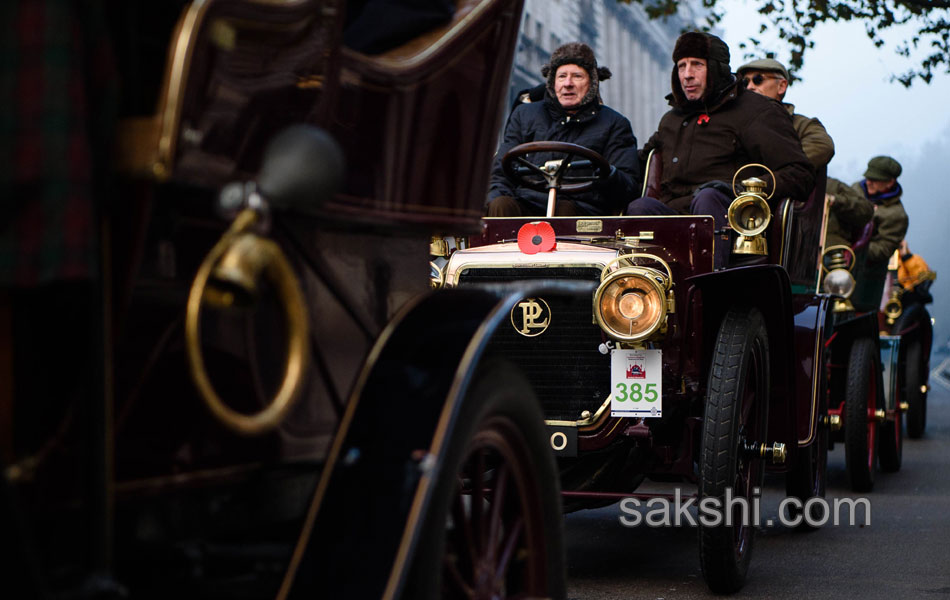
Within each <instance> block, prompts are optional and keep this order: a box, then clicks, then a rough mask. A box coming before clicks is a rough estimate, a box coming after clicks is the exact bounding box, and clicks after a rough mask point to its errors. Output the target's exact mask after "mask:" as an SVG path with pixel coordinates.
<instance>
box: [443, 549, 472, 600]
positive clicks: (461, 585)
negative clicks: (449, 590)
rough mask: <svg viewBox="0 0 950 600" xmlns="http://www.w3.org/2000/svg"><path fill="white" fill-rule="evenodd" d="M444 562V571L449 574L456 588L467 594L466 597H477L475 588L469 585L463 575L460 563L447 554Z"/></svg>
mask: <svg viewBox="0 0 950 600" xmlns="http://www.w3.org/2000/svg"><path fill="white" fill-rule="evenodd" d="M442 564H443V567H444V569H443V570H444V571H446V572H448V574H449V581H450V582H451V583H452V584H454V586H455V588H456V589H457V590H458V591H459V592H461V593H462V594H464V595H465V597H466V598H475V589H474V588H473V587H472V586H471V585H469V583H468V581H466V579H465V577H464V576H463V575H462V573H461V571H459V569H458V565H457V564H456V562H455V561H454V560H452V558H451V556H449V555H446V556H445V557H443V559H442Z"/></svg>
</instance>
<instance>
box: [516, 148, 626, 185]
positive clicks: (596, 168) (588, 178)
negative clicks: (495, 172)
mask: <svg viewBox="0 0 950 600" xmlns="http://www.w3.org/2000/svg"><path fill="white" fill-rule="evenodd" d="M535 152H552V153H556V154H564V155H565V156H564V158H563V159H562V160H561V161H560V163H559V164H556V165H552V164H551V162H548V163H546V164H545V165H544V166H540V167H539V166H538V165H535V164H532V163H531V162H529V161H528V160H527V159H526V158H525V155H527V154H532V153H535ZM575 156H579V157H581V158H582V159H585V160H581V161H576V160H575V161H573V162H572V159H573V158H574V157H575ZM501 166H502V168H503V169H504V170H505V174H507V175H508V176H509V177H511V178H512V179H513V180H514V181H517V182H518V183H519V184H521V185H523V186H525V187H527V188H531V189H533V190H537V191H539V192H544V191H548V190H558V191H561V192H564V193H570V194H573V193H577V192H582V191H584V190H587V189H590V188H591V187H593V185H594V183H595V182H597V181H603V180H605V179H607V177H609V176H610V163H608V162H607V159H605V158H604V157H603V156H601V155H600V154H598V153H596V152H594V151H593V150H591V149H590V148H585V147H584V146H578V145H577V144H569V143H567V142H528V143H526V144H519V145H517V146H515V147H514V148H512V149H511V150H509V151H508V152H506V153H505V155H504V156H503V157H502V159H501ZM572 167H574V168H575V169H576V168H579V167H583V168H591V169H593V172H592V173H591V174H589V175H587V174H585V175H568V174H569V172H570V171H571V168H572Z"/></svg>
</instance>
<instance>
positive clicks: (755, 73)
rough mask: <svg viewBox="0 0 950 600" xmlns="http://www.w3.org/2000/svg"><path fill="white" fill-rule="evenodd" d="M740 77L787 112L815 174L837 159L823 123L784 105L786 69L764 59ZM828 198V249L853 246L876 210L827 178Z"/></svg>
mask: <svg viewBox="0 0 950 600" xmlns="http://www.w3.org/2000/svg"><path fill="white" fill-rule="evenodd" d="M737 75H738V76H739V78H740V79H741V81H742V84H743V85H744V86H745V87H746V89H748V90H751V91H753V92H755V93H757V94H762V95H763V96H765V97H767V98H771V99H773V100H775V101H777V102H779V103H780V104H781V105H782V106H783V107H784V108H785V110H786V111H788V114H790V115H791V116H792V127H794V128H795V133H796V134H798V139H799V140H801V142H802V151H804V152H805V156H807V157H808V160H810V161H811V163H812V165H814V167H815V169H816V171H821V169H822V168H824V167H826V166H827V165H828V163H829V162H830V161H831V157H833V156H834V155H835V143H834V141H832V139H831V136H830V135H828V131H827V130H825V126H824V125H822V124H821V121H819V120H818V119H815V118H810V117H806V116H804V115H800V114H798V113H796V112H795V106H794V105H792V104H789V103H787V102H784V99H785V92H786V91H787V90H788V85H789V81H788V79H789V78H788V69H786V68H785V65H783V64H782V63H780V62H779V61H777V60H775V59H773V58H762V59H759V60H754V61H752V62H749V63H746V64H744V65H742V66H741V67H739V70H738V71H737ZM825 194H826V198H827V199H828V202H829V206H830V211H829V213H828V221H829V223H828V227H827V233H826V238H825V247H826V248H827V247H830V246H833V245H839V244H846V245H851V244H852V243H853V242H854V241H855V240H854V238H855V236H856V235H857V234H858V233H859V232H860V231H861V229H862V228H863V227H864V226H865V225H867V223H868V221H870V220H871V217H872V215H873V214H874V206H873V205H872V204H871V203H870V202H869V201H868V200H867V198H865V197H864V194H862V193H860V192H858V191H857V190H855V189H853V188H852V187H851V186H849V185H848V184H846V183H844V182H843V181H840V180H838V179H835V178H833V177H828V178H827V181H826V184H825Z"/></svg>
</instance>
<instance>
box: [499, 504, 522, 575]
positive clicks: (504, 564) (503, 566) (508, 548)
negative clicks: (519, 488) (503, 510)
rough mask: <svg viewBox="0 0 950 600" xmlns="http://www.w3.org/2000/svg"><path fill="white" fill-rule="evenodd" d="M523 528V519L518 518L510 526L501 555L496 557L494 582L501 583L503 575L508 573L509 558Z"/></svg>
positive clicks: (512, 554)
mask: <svg viewBox="0 0 950 600" xmlns="http://www.w3.org/2000/svg"><path fill="white" fill-rule="evenodd" d="M523 528H524V518H523V517H518V518H517V519H516V520H515V521H514V523H512V524H511V528H510V529H509V530H508V538H507V539H506V540H505V546H504V548H503V549H502V552H501V555H500V556H499V557H498V562H497V563H496V565H497V566H496V568H495V580H496V581H501V580H503V579H504V576H505V573H507V572H508V566H509V564H510V563H511V558H512V557H513V556H514V554H515V550H516V549H517V544H518V541H519V540H520V539H521V530H522V529H523Z"/></svg>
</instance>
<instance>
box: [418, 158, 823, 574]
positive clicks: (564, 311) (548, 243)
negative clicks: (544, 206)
mask: <svg viewBox="0 0 950 600" xmlns="http://www.w3.org/2000/svg"><path fill="white" fill-rule="evenodd" d="M536 153H559V156H560V157H561V158H560V159H559V160H554V161H547V162H545V163H544V164H543V165H539V164H536V159H534V158H533V156H537V154H536ZM503 161H504V165H505V169H506V171H507V172H508V173H509V174H510V175H511V176H512V177H519V178H520V179H521V180H522V182H523V183H525V184H526V185H530V186H533V187H535V188H536V189H539V190H549V194H550V197H551V198H552V202H556V198H557V195H558V194H564V193H571V191H572V190H580V189H585V186H590V185H591V184H592V183H593V182H594V181H596V180H597V179H598V178H599V177H603V176H605V173H606V172H607V171H608V165H607V164H606V162H605V161H604V159H603V158H602V157H600V156H599V155H597V154H596V153H594V152H592V151H590V150H589V149H586V148H582V147H578V146H574V145H571V144H563V143H555V142H532V143H530V144H524V145H522V146H518V147H516V148H513V149H512V150H511V151H510V152H509V153H508V154H507V155H506V156H505V157H504V158H503ZM659 162H660V161H658V160H655V159H653V158H652V157H651V160H650V162H649V164H648V165H647V170H646V172H647V178H646V179H647V181H646V184H645V190H644V195H648V194H649V193H650V191H651V189H653V187H652V186H655V185H656V181H657V178H658V175H659V173H658V171H657V169H656V165H658V164H659ZM760 167H761V165H753V166H750V170H748V171H746V172H745V174H743V173H741V172H740V173H737V174H736V175H737V177H736V179H735V180H734V181H733V187H734V189H735V190H736V191H737V197H736V199H735V200H734V202H733V204H732V206H731V208H730V209H729V220H730V227H729V228H727V229H725V230H722V231H716V230H715V228H714V223H713V219H712V217H707V216H668V217H626V216H602V217H553V216H550V215H553V214H554V211H553V208H552V206H550V205H549V207H548V215H549V216H547V217H544V218H537V217H535V218H486V219H484V221H483V223H482V231H481V233H480V234H478V235H474V236H470V237H468V238H466V239H456V240H454V243H452V244H447V245H446V246H449V247H454V248H455V250H454V251H450V252H448V253H447V255H446V256H444V257H442V258H443V260H444V264H442V266H441V267H440V268H439V269H438V271H437V273H436V276H435V278H434V279H435V281H436V283H437V284H439V285H442V286H445V287H454V288H458V289H470V288H475V287H476V286H484V285H486V284H499V283H506V282H511V281H539V280H540V281H561V280H575V281H577V280H579V281H584V282H587V283H588V285H589V286H590V291H589V293H588V294H587V295H586V296H585V297H567V298H564V297H562V298H555V297H549V296H548V295H546V294H537V295H532V296H526V297H525V298H524V299H523V300H522V301H520V302H518V303H516V304H515V305H514V306H513V307H512V310H511V314H510V323H509V324H508V325H509V326H508V327H507V328H505V329H503V330H502V331H500V332H499V334H498V335H497V336H496V337H495V338H494V339H493V340H492V342H491V344H490V345H491V347H492V348H493V350H494V351H496V352H497V353H499V354H502V355H505V356H508V357H509V358H510V359H511V360H512V361H513V362H514V363H516V364H518V365H519V366H520V367H521V368H522V369H523V370H524V371H525V372H526V374H527V376H528V379H529V381H530V382H531V383H532V385H533V387H534V388H535V389H536V390H537V393H538V397H539V398H540V400H541V403H542V406H543V408H544V413H545V419H546V421H547V424H548V427H549V434H550V441H551V445H552V448H553V450H554V451H555V453H556V455H557V457H558V467H559V471H560V475H561V487H562V490H563V491H562V494H563V496H564V501H565V510H576V509H580V508H586V507H594V506H601V505H605V504H610V503H613V502H617V501H618V500H620V499H622V498H626V497H629V496H632V495H636V494H637V489H638V486H639V485H640V484H641V482H643V481H644V480H645V479H650V480H655V481H662V482H688V483H694V484H696V485H697V488H698V489H697V494H698V496H699V497H700V498H715V499H717V500H720V501H725V498H726V497H727V494H729V495H733V496H736V497H739V496H741V497H744V498H746V499H751V498H752V496H753V495H754V494H755V493H756V488H758V487H760V486H761V485H762V481H763V476H764V472H765V470H766V469H770V470H774V471H778V472H784V473H786V476H787V477H786V481H787V488H788V492H789V494H791V495H795V496H797V497H799V498H800V499H802V500H807V499H809V498H812V497H815V496H820V495H823V493H824V475H825V462H826V459H827V437H828V430H829V419H828V415H827V410H828V404H827V396H826V389H825V387H824V385H823V382H824V375H823V368H824V365H825V364H827V361H828V357H827V356H826V353H827V350H826V348H827V346H828V338H829V336H830V335H831V333H832V331H831V326H830V325H831V319H832V311H831V307H832V304H833V302H834V297H833V296H832V295H830V294H826V293H819V292H818V291H817V290H818V283H819V280H818V275H819V273H818V264H819V256H820V238H821V232H822V231H823V227H824V224H823V215H824V212H823V205H824V203H823V198H824V190H823V185H824V176H823V175H822V176H821V177H820V178H819V186H818V188H817V189H816V190H815V191H814V193H813V195H812V196H811V197H810V198H808V199H788V198H786V199H781V200H779V199H774V200H773V199H771V198H769V195H768V194H767V193H766V192H765V190H766V189H767V186H768V185H769V182H768V174H767V173H763V177H764V179H763V178H759V177H753V175H755V174H756V173H758V172H761V171H762V169H761V168H760ZM743 169H745V167H744V168H743ZM766 171H767V169H766ZM743 175H745V177H744V176H743ZM739 181H741V182H742V188H743V189H744V191H741V193H740V192H739V185H738V182H739ZM715 244H730V246H731V248H732V249H733V251H732V256H731V259H730V265H729V267H728V268H724V269H721V270H714V269H713V248H714V245H715ZM444 247H445V246H443V248H444ZM729 521H731V522H729V523H728V524H727V523H725V522H724V523H719V524H718V525H710V526H705V525H702V524H701V533H700V544H699V545H700V562H701V565H702V571H703V575H704V577H705V579H706V582H707V583H708V585H709V587H710V588H711V589H712V590H714V591H716V592H734V591H736V590H738V589H739V588H740V587H742V585H743V583H744V581H745V577H746V572H747V569H748V566H749V561H750V558H751V555H752V546H753V538H754V527H753V526H752V525H750V524H748V523H742V522H741V521H740V520H739V519H738V518H737V519H735V520H733V519H730V520H729Z"/></svg>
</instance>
